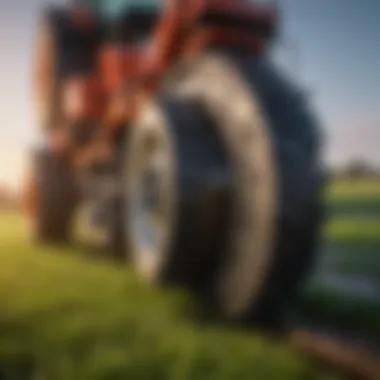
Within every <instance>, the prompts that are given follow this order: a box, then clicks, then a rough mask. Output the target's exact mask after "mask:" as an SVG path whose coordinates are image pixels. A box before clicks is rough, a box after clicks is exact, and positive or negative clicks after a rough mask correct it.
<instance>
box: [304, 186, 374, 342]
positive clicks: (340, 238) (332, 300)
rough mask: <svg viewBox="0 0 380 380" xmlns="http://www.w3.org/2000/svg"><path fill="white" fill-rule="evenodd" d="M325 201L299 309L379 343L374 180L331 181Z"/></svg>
mask: <svg viewBox="0 0 380 380" xmlns="http://www.w3.org/2000/svg"><path fill="white" fill-rule="evenodd" d="M326 199H327V210H328V215H329V219H328V223H327V224H326V226H325V241H324V244H323V247H322V252H321V255H320V259H319V263H318V266H317V268H316V271H315V275H314V277H313V278H312V279H311V281H310V284H309V286H308V288H307V289H306V291H305V304H306V305H307V307H308V308H310V309H311V311H312V312H313V313H316V314H317V315H320V316H321V317H323V318H325V319H327V320H331V321H335V322H337V323H339V324H340V325H344V326H347V327H351V328H353V329H360V330H362V331H364V332H367V333H368V334H371V335H373V336H375V337H376V338H377V339H380V181H378V180H361V181H354V180H346V181H336V182H335V183H333V184H332V186H330V188H329V189H328V192H327V195H326Z"/></svg>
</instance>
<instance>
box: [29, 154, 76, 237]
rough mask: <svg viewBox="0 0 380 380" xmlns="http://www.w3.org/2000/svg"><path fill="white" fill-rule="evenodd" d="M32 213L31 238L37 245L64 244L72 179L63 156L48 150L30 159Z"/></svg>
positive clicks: (73, 192)
mask: <svg viewBox="0 0 380 380" xmlns="http://www.w3.org/2000/svg"><path fill="white" fill-rule="evenodd" d="M33 164H34V165H33V166H34V168H33V169H34V170H33V182H34V183H33V185H34V191H35V194H34V195H35V199H34V202H35V204H34V209H35V213H34V215H33V216H32V217H31V220H30V234H31V239H32V240H33V241H34V242H37V243H66V242H68V241H69V240H70V232H71V222H72V217H73V212H74V208H75V204H76V189H75V181H74V176H73V173H72V171H71V168H70V165H69V163H68V162H67V160H66V159H65V157H64V156H60V155H58V154H56V153H54V152H53V151H52V150H50V149H49V148H46V147H44V148H42V149H38V150H37V151H36V152H35V154H34V157H33Z"/></svg>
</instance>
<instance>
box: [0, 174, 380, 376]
mask: <svg viewBox="0 0 380 380" xmlns="http://www.w3.org/2000/svg"><path fill="white" fill-rule="evenodd" d="M326 198H327V203H328V210H329V213H331V220H330V221H329V223H328V224H327V225H326V227H325V242H324V244H323V249H322V254H321V256H320V260H319V262H318V265H317V268H316V271H315V274H314V276H313V278H312V279H311V280H310V283H309V285H308V286H307V288H306V289H305V294H304V307H305V309H307V311H308V312H311V313H313V315H315V316H317V318H321V319H325V320H328V321H332V322H334V323H338V324H339V325H342V324H343V325H345V326H348V327H353V326H354V327H355V328H356V327H360V328H361V329H362V330H363V331H364V330H365V331H370V332H371V334H374V335H376V334H377V335H379V334H380V299H379V294H380V181H379V182H377V181H362V182H360V183H359V182H355V183H350V182H342V181H341V182H336V183H334V184H333V185H332V186H331V187H330V189H329V191H328V194H327V197H326ZM0 263H1V265H0V379H1V380H14V379H15V380H18V379H20V380H21V379H22V380H25V379H28V380H29V379H30V380H35V379H41V380H50V379H52V380H65V379H70V380H76V379H78V380H87V379H89V380H90V379H91V380H97V379H99V380H101V379H115V380H116V379H155V380H156V379H157V380H159V379H162V380H170V379H173V380H174V379H176V380H177V379H179V380H182V379H183V380H185V379H197V380H198V379H199V380H202V379H218V380H224V379H231V380H232V379H284V380H287V379H289V380H291V379H292V380H296V379H310V380H312V379H321V380H322V379H324V380H327V379H328V380H335V379H339V378H340V377H339V376H338V375H336V374H332V373H326V372H325V370H323V369H321V368H317V367H316V366H315V365H314V364H313V363H311V362H309V361H308V360H306V359H305V358H303V357H300V356H298V355H296V354H295V353H294V352H293V351H292V350H291V349H289V348H288V347H284V346H282V345H281V344H278V343H273V342H269V341H268V340H267V339H265V338H263V337H260V336H258V335H254V334H253V333H248V332H243V331H236V330H232V329H226V328H225V327H220V326H202V325H199V324H197V323H196V322H195V321H194V318H192V316H193V315H194V312H195V311H196V305H195V304H194V303H193V301H192V300H191V299H189V298H188V297H187V296H186V295H184V294H181V293H177V292H176V291H173V290H172V291H167V290H165V291H164V290H157V289H150V288H148V287H147V286H142V285H141V284H139V283H138V282H137V281H136V280H135V278H134V277H133V276H132V275H131V274H130V273H128V270H127V269H125V268H115V267H112V266H111V265H109V264H105V263H101V262H99V261H89V260H88V259H86V258H84V257H83V252H82V251H81V250H80V249H75V248H74V249H56V248H50V249H49V248H46V249H44V250H41V249H37V248H35V247H32V246H30V245H29V244H27V243H26V241H25V240H24V238H23V237H22V234H21V221H20V217H19V216H18V215H16V214H10V213H8V214H4V215H3V216H1V217H0ZM30 374H32V375H33V377H31V376H29V377H28V376H26V375H30Z"/></svg>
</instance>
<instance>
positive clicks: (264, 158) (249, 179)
mask: <svg viewBox="0 0 380 380" xmlns="http://www.w3.org/2000/svg"><path fill="white" fill-rule="evenodd" d="M299 94H300V93H299V92H298V91H297V90H296V89H295V88H294V87H293V86H291V85H290V84H289V83H287V82H286V80H284V79H283V78H282V76H281V75H280V74H279V72H278V71H277V70H276V69H275V68H274V67H272V65H271V64H270V63H268V62H267V61H265V60H256V59H254V58H251V57H250V56H247V55H246V54H245V53H237V52H226V51H222V52H214V53H208V54H205V55H204V56H203V57H201V58H198V59H196V60H194V61H189V62H187V63H185V64H184V65H183V66H182V67H180V68H178V70H177V71H176V72H175V73H174V74H173V75H172V76H171V77H170V78H168V80H167V82H166V83H165V85H164V91H163V94H162V95H161V97H160V99H159V100H158V101H156V102H153V103H151V104H149V105H147V106H146V108H145V109H144V110H143V112H142V113H141V116H140V118H139V119H138V120H137V123H136V125H135V126H134V134H133V136H132V138H131V141H130V144H129V146H128V159H127V162H126V166H125V167H126V177H127V189H126V205H127V206H126V223H125V224H126V228H125V230H126V242H127V244H128V249H129V254H130V255H131V257H132V262H133V265H134V266H135V268H136V270H137V271H138V272H139V273H140V274H141V275H142V276H145V277H146V278H148V279H149V280H150V281H152V282H154V283H165V282H174V283H176V284H184V285H186V286H189V285H190V286H191V287H193V288H195V289H196V290H198V291H201V292H202V293H204V294H205V293H207V294H209V295H212V297H213V300H215V301H216V306H217V308H218V310H219V312H220V313H222V314H223V315H224V316H225V317H227V318H231V319H234V320H252V319H253V320H255V321H256V322H264V323H268V324H269V325H272V326H273V325H274V324H276V323H277V322H279V320H282V318H283V316H284V313H285V312H286V310H287V308H288V307H291V306H292V305H293V304H294V303H295V302H296V300H297V294H298V293H297V292H298V290H299V288H300V286H301V285H302V283H303V281H304V280H305V278H306V277H307V275H308V274H309V272H310V270H311V269H312V265H313V262H314V257H315V253H316V248H317V243H318V237H319V227H320V224H321V223H320V219H321V218H320V216H321V198H320V195H321V190H322V182H323V180H322V177H323V176H322V171H321V167H320V161H319V145H320V139H319V127H318V124H317V122H316V121H315V119H314V117H313V116H312V114H311V113H310V112H309V110H308V108H307V106H306V105H305V104H304V100H303V98H302V96H300V95H299Z"/></svg>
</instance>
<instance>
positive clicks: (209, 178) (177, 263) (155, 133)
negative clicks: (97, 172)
mask: <svg viewBox="0 0 380 380" xmlns="http://www.w3.org/2000/svg"><path fill="white" fill-rule="evenodd" d="M147 119H148V124H147V123H146V120H147ZM210 123H211V122H210V120H209V119H208V118H207V116H206V115H205V114H204V112H203V111H202V109H201V107H200V106H199V105H198V104H196V103H191V102H181V101H178V100H177V101H173V100H171V99H162V101H161V102H160V103H159V104H158V103H157V104H151V105H150V106H149V107H148V108H147V109H145V110H144V111H143V112H142V114H141V119H139V120H138V121H137V123H136V125H135V126H134V129H133V133H132V136H131V139H130V141H129V145H128V148H127V150H126V151H127V164H126V166H125V182H126V184H127V192H126V199H125V206H126V215H127V220H126V222H125V223H124V224H125V228H124V231H126V239H125V248H126V252H127V254H128V257H129V258H130V259H132V262H133V263H134V264H135V266H136V268H137V271H138V272H139V273H141V274H142V275H143V276H145V277H146V278H147V279H148V280H149V281H151V282H153V283H172V284H173V283H174V284H177V285H178V284H180V285H184V286H186V287H188V286H191V287H192V288H195V289H197V290H204V289H205V288H206V287H207V285H209V284H207V282H208V280H209V279H210V276H209V273H210V272H211V271H212V270H213V269H214V267H215V261H216V258H215V255H217V254H219V253H220V251H221V250H222V248H223V245H224V241H223V239H222V237H221V234H222V233H223V231H224V230H226V224H227V220H228V211H229V190H230V184H231V176H230V171H229V169H228V163H227V158H226V156H225V154H224V151H225V149H224V147H223V144H222V142H221V140H220V139H219V137H218V136H217V134H216V131H215V129H214V128H212V126H211V124H210ZM152 137H154V138H155V139H156V138H157V139H158V140H159V143H162V144H165V146H166V149H167V152H168V162H167V163H168V169H167V171H166V174H168V176H169V178H168V180H167V181H166V185H167V186H166V191H167V195H168V196H167V201H168V206H169V209H170V211H169V213H170V215H168V217H167V219H166V220H165V224H166V226H167V229H168V231H169V236H167V237H166V239H164V240H165V241H164V242H163V244H162V246H161V247H160V248H158V250H157V252H158V256H157V257H156V258H158V260H157V261H155V262H153V263H152V262H147V261H145V262H144V260H143V257H142V254H141V253H142V252H141V247H140V245H139V243H140V242H141V239H140V237H139V236H137V234H136V233H135V231H136V230H135V229H134V228H133V226H132V225H133V224H134V221H135V219H136V218H137V216H136V212H133V211H132V210H133V209H134V207H135V206H136V203H137V201H136V198H135V196H134V194H136V191H135V190H133V187H134V185H135V184H136V183H137V182H138V181H139V180H138V177H139V175H140V174H141V171H140V168H139V165H140V163H141V156H140V154H141V150H142V149H143V148H144V143H145V141H147V140H146V139H151V138H152ZM216 174H219V178H216V177H217V175H216ZM206 284H207V285H206Z"/></svg>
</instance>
